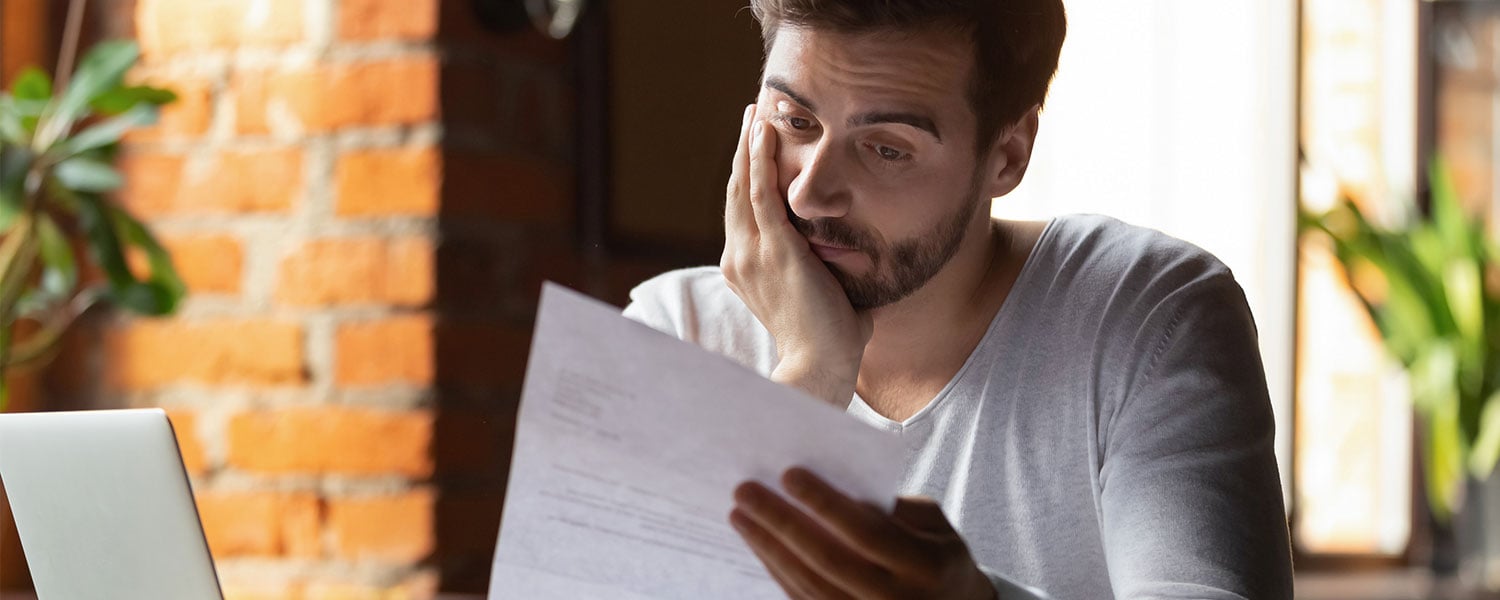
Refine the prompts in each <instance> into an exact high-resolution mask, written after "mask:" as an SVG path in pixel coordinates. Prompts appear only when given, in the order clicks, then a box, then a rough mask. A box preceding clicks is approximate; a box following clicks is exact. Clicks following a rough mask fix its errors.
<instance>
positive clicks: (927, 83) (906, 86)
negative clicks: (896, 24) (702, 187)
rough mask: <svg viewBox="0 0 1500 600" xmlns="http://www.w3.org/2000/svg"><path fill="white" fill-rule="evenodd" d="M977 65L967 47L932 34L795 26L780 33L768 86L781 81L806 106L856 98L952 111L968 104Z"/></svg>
mask: <svg viewBox="0 0 1500 600" xmlns="http://www.w3.org/2000/svg"><path fill="white" fill-rule="evenodd" d="M972 61H973V57H972V53H971V52H969V51H968V47H967V45H966V44H965V43H964V42H962V41H954V40H952V39H945V38H943V37H940V36H936V35H932V34H931V33H927V32H921V31H918V32H874V33H859V34H849V33H839V32H829V31H823V30H816V29H808V28H800V27H790V28H784V29H783V30H782V31H779V32H777V34H776V37H775V40H774V41H773V43H772V46H771V49H770V52H769V53H768V55H767V57H766V65H765V70H764V74H763V78H762V84H765V83H766V82H779V83H781V84H782V85H781V86H779V87H773V89H780V90H781V91H783V92H788V91H790V92H793V93H791V94H789V95H792V96H793V97H794V98H796V99H797V100H798V101H799V102H801V103H803V104H807V103H808V102H811V103H814V104H815V103H817V102H818V99H819V98H818V96H823V95H829V94H840V95H842V94H850V95H854V96H857V97H859V98H863V99H869V100H872V101H881V102H886V103H898V104H903V105H908V107H911V108H916V107H921V106H930V107H932V108H947V107H948V106H950V105H952V104H954V103H964V102H965V101H966V95H965V94H966V91H967V89H968V88H967V86H968V82H969V72H970V69H971V63H972ZM768 87H772V86H768ZM787 88H790V90H788V89H787ZM809 108H811V106H809Z"/></svg>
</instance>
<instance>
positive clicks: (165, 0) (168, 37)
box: [135, 0, 305, 56]
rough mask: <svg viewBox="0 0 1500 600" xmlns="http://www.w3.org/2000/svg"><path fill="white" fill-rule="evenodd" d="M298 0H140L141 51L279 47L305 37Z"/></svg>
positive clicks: (300, 0)
mask: <svg viewBox="0 0 1500 600" xmlns="http://www.w3.org/2000/svg"><path fill="white" fill-rule="evenodd" d="M303 5H304V2H303V1H302V0H257V1H255V2H246V1H245V0H140V4H139V5H137V8H136V13H135V14H136V21H135V27H136V35H137V37H138V38H139V39H140V43H141V50H142V52H143V53H144V54H146V55H148V56H150V55H156V54H166V53H171V52H182V51H187V50H205V49H216V48H232V47H236V46H280V45H286V44H291V43H294V42H298V41H301V40H302V39H303V36H304V31H305V28H304V25H303Z"/></svg>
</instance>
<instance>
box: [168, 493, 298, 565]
mask: <svg viewBox="0 0 1500 600" xmlns="http://www.w3.org/2000/svg"><path fill="white" fill-rule="evenodd" d="M195 501H196V502H197V504H198V518H199V519H200V520H201V521H202V522H203V534H204V536H205V537H207V538H208V549H209V551H210V552H211V553H213V555H214V558H215V559H223V558H226V557H231V556H284V555H292V556H317V555H318V554H320V550H321V548H320V547H319V541H318V533H319V531H320V526H321V522H322V505H321V504H320V502H319V501H318V498H317V496H315V495H313V494H310V493H290V494H281V493H271V492H219V491H205V492H199V493H197V494H196V498H195Z"/></svg>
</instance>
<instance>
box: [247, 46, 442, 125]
mask: <svg viewBox="0 0 1500 600" xmlns="http://www.w3.org/2000/svg"><path fill="white" fill-rule="evenodd" d="M234 87H235V123H236V129H237V130H238V131H239V132H240V133H244V134H263V133H269V132H271V131H272V129H273V127H279V126H283V125H281V123H284V124H285V125H284V127H289V128H291V132H292V133H299V132H324V131H331V130H335V129H340V128H343V127H351V126H375V125H409V124H415V123H422V122H426V121H432V120H435V119H437V117H438V63H437V59H436V58H435V57H431V56H424V57H416V58H411V57H408V58H394V59H387V60H378V61H366V62H353V63H334V64H322V65H316V66H310V67H304V68H300V69H290V70H288V69H282V70H275V71H264V70H262V71H253V72H247V73H244V74H242V75H241V76H240V77H238V78H237V79H236V82H235V86H234Z"/></svg>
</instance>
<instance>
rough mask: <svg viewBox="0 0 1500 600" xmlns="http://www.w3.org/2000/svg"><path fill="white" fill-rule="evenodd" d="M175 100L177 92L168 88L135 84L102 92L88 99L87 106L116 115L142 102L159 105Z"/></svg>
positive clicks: (99, 111)
mask: <svg viewBox="0 0 1500 600" xmlns="http://www.w3.org/2000/svg"><path fill="white" fill-rule="evenodd" d="M175 100H177V94H174V93H172V92H171V91H170V90H164V89H160V88H154V87H149V86H144V85H136V86H130V87H121V88H115V89H112V90H109V91H107V92H104V93H103V94H100V95H99V96H98V97H96V98H94V99H93V100H92V101H90V102H89V107H90V108H92V109H94V112H97V113H99V114H104V115H118V114H120V113H123V112H125V111H127V110H130V109H132V108H135V107H136V105H137V104H141V103H143V102H144V103H146V104H149V105H152V106H161V105H163V104H167V103H170V102H173V101H175Z"/></svg>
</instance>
